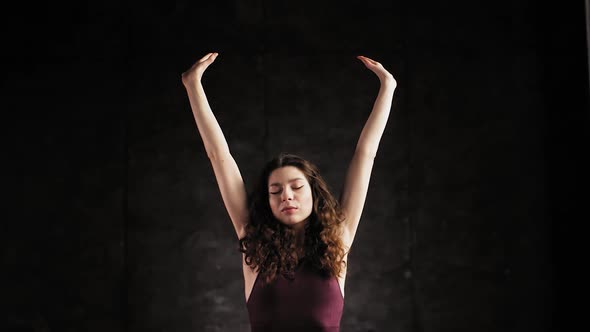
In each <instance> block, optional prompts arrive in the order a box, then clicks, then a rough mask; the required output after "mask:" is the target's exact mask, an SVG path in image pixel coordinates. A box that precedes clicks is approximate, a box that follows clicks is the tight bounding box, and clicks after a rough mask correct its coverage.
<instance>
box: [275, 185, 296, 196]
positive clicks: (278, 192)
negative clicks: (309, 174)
mask: <svg viewBox="0 0 590 332" xmlns="http://www.w3.org/2000/svg"><path fill="white" fill-rule="evenodd" d="M303 187H304V186H301V187H297V188H293V190H299V189H301V188H303ZM281 191H282V190H281ZM281 191H277V192H276V193H270V194H271V195H278V194H280V193H281Z"/></svg>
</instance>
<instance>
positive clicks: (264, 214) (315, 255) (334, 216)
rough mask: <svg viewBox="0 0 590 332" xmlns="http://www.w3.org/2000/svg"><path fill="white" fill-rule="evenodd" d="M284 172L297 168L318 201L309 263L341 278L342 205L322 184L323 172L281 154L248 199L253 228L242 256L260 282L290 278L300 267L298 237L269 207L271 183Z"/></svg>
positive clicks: (308, 237)
mask: <svg viewBox="0 0 590 332" xmlns="http://www.w3.org/2000/svg"><path fill="white" fill-rule="evenodd" d="M284 166H295V167H297V168H298V169H299V170H300V171H301V172H302V173H303V174H304V175H305V177H306V178H307V181H308V182H309V184H310V187H311V191H312V196H313V209H312V213H311V215H310V216H309V221H308V223H307V224H306V225H305V244H304V246H305V257H306V258H305V259H306V261H307V262H308V264H310V266H311V267H312V268H314V269H315V270H316V271H318V272H320V273H321V274H323V275H324V276H334V277H338V276H340V274H341V272H342V270H343V269H344V267H345V265H346V262H345V261H344V260H343V258H344V256H345V254H346V253H347V252H346V250H345V246H344V244H343V242H342V240H341V238H340V235H341V232H342V225H343V222H344V219H345V216H344V214H343V212H342V209H341V207H340V204H339V203H338V201H337V200H336V199H334V197H333V196H332V194H331V193H330V191H329V190H328V185H327V184H326V182H325V181H324V180H323V179H322V177H321V176H320V173H319V169H318V168H317V167H316V166H315V165H313V164H312V163H310V162H309V161H307V160H305V159H303V158H301V157H299V156H297V155H294V154H287V153H281V154H279V155H278V156H277V157H275V158H274V159H272V160H271V161H269V162H268V163H267V164H266V165H265V167H264V168H263V170H262V173H261V174H260V178H259V180H258V182H257V183H255V185H254V190H252V191H251V193H250V194H249V195H248V206H249V222H248V224H247V225H246V229H245V230H246V235H245V236H244V237H243V238H242V239H240V240H239V250H240V252H242V253H244V254H245V257H244V260H245V262H246V264H247V265H249V266H250V267H251V268H253V269H256V268H258V272H259V278H258V279H261V280H263V281H264V282H266V283H270V282H272V281H273V280H274V279H275V278H276V277H277V275H278V274H281V275H284V276H286V277H290V276H292V275H293V273H294V270H295V267H296V266H297V264H298V257H297V256H296V254H295V251H296V244H295V232H294V230H293V229H291V228H290V227H288V226H286V225H284V224H283V223H281V222H280V221H278V220H277V219H276V218H275V216H274V215H273V214H272V211H271V209H270V204H269V196H268V195H269V194H268V179H269V177H270V174H271V173H272V172H273V171H274V170H275V169H278V168H281V167H284Z"/></svg>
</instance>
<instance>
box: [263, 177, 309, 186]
mask: <svg viewBox="0 0 590 332" xmlns="http://www.w3.org/2000/svg"><path fill="white" fill-rule="evenodd" d="M296 180H303V179H302V178H295V179H290V180H289V181H288V182H293V181H296ZM280 185H281V184H280V183H278V182H275V183H273V184H270V185H269V187H272V186H280Z"/></svg>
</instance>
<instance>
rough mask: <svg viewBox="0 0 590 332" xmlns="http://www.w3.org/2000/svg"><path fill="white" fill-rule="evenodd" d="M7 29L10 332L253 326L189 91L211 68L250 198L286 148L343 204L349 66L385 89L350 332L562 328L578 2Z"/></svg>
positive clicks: (103, 7) (30, 14) (236, 13)
mask: <svg viewBox="0 0 590 332" xmlns="http://www.w3.org/2000/svg"><path fill="white" fill-rule="evenodd" d="M572 3H573V2H572ZM3 16H4V20H3V23H2V24H3V26H2V27H3V32H2V34H3V35H2V37H3V39H2V40H3V41H4V45H5V51H4V53H3V55H2V59H3V61H2V64H3V67H4V69H3V79H2V92H3V94H4V98H3V102H4V105H5V107H3V108H5V111H6V110H11V112H8V111H7V114H10V115H11V118H10V119H11V120H12V117H14V119H13V120H14V122H9V121H7V122H6V123H5V127H6V132H7V133H9V134H10V137H12V139H14V141H9V144H8V145H9V146H10V147H9V148H8V149H7V150H6V154H7V155H8V158H7V160H13V161H17V163H16V164H12V163H8V164H10V165H15V166H16V168H15V170H14V174H17V175H19V176H17V177H16V178H14V177H11V179H10V180H14V179H16V181H14V184H15V189H16V190H15V191H14V192H16V193H17V196H18V198H19V200H18V201H19V202H22V205H21V204H17V205H14V206H13V207H14V208H16V209H17V212H18V214H17V216H18V217H17V218H16V219H10V220H14V222H7V221H4V222H3V228H4V231H3V232H2V235H3V240H4V241H3V243H4V248H5V249H4V251H3V255H2V264H3V267H4V268H3V275H4V277H7V278H8V279H7V280H8V281H7V282H5V283H4V284H3V288H4V289H3V292H2V295H1V296H2V300H3V301H2V303H3V306H4V307H3V310H2V315H3V318H2V322H1V323H2V326H4V327H6V328H3V330H11V331H177V332H181V331H248V330H249V328H248V326H249V325H248V316H247V311H246V307H245V299H244V288H243V287H244V284H243V277H242V271H241V263H240V260H241V255H240V254H239V253H238V251H237V241H236V240H237V239H236V236H235V233H234V230H233V227H232V225H231V222H230V220H229V217H228V215H227V212H226V211H225V208H224V206H223V202H222V200H221V195H220V193H219V191H218V188H217V184H216V181H215V178H214V175H213V171H212V168H211V166H210V164H209V161H208V159H207V156H206V153H205V150H204V148H203V144H202V141H201V138H200V136H199V134H198V132H197V129H196V126H195V123H194V120H193V116H192V114H191V111H190V106H189V103H188V98H187V96H186V93H185V91H184V88H183V86H182V84H181V82H180V73H181V72H182V71H184V70H186V69H187V68H188V67H189V66H190V65H191V64H192V63H193V62H194V61H196V60H197V59H199V58H200V57H202V56H203V55H204V54H206V53H208V52H219V53H220V56H219V58H218V59H217V60H216V61H215V63H214V64H213V65H212V66H211V67H209V69H208V70H207V72H206V73H205V76H204V79H203V84H204V87H205V91H206V93H207V95H208V99H209V102H210V104H211V107H212V109H213V111H214V113H215V115H216V117H217V119H218V121H219V123H220V125H221V127H222V129H223V130H224V133H225V136H226V138H227V140H228V143H229V146H230V149H231V151H232V154H233V155H234V158H235V159H236V161H237V162H238V165H239V166H240V169H241V172H242V175H243V177H244V180H245V182H246V186H247V187H248V188H250V187H251V185H252V183H253V181H254V179H255V177H256V176H257V174H258V171H259V170H260V168H261V166H262V165H263V163H264V162H265V161H266V160H268V159H269V158H270V157H272V156H273V155H275V154H276V153H278V152H280V151H286V152H292V153H297V154H301V155H303V156H304V157H306V158H308V159H309V160H311V161H312V162H314V163H316V164H317V165H318V166H319V168H320V170H321V171H322V173H323V175H324V177H325V179H326V180H327V182H328V183H329V185H330V187H331V189H332V190H333V191H334V193H335V195H338V194H339V193H340V190H341V185H342V180H343V178H344V175H345V171H346V169H347V166H348V162H349V160H350V158H351V157H352V153H353V152H354V147H355V144H356V141H357V139H358V137H359V135H360V132H361V130H362V127H363V125H364V123H365V121H366V119H367V117H368V115H369V113H370V111H371V108H372V105H373V102H374V99H375V97H376V95H377V92H378V88H379V84H378V83H379V82H378V80H377V78H376V76H374V74H373V73H372V72H370V71H368V70H367V69H366V68H365V67H364V66H363V65H362V64H361V63H360V62H359V61H358V60H357V59H355V56H356V55H366V56H368V57H371V58H374V59H376V60H378V61H380V62H381V63H382V64H383V65H384V66H385V67H386V68H387V69H388V70H389V71H390V72H391V73H392V74H393V75H394V77H395V78H396V79H397V82H398V88H397V90H396V92H395V96H394V101H393V107H392V112H391V115H390V118H389V122H388V125H387V128H386V130H385V133H384V135H383V138H382V140H381V144H380V146H379V151H378V155H377V158H376V161H375V166H374V169H373V172H372V179H371V184H370V188H369V193H368V196H367V201H366V204H365V209H364V212H363V217H362V220H361V224H360V226H359V229H358V233H357V235H356V239H355V243H354V245H353V247H352V252H351V254H350V257H349V270H348V276H347V282H346V299H345V311H344V316H343V319H342V325H341V327H342V331H343V332H352V331H400V332H402V331H417V332H422V331H425V332H433V331H550V330H552V323H553V321H554V316H553V309H554V307H553V301H554V295H553V294H554V293H553V291H554V287H553V284H554V272H553V271H554V269H553V268H554V263H553V258H552V255H553V252H554V246H555V238H554V226H555V225H554V222H555V220H557V217H558V216H561V215H562V214H563V213H564V212H566V211H567V210H568V205H563V204H561V203H562V202H563V198H562V196H561V195H560V194H556V193H562V192H564V190H566V189H569V187H567V186H568V185H569V183H571V182H569V181H570V180H572V179H574V178H575V176H576V175H575V174H576V172H579V171H581V170H582V168H581V166H579V165H580V164H579V163H578V161H579V157H580V155H581V154H583V151H582V150H573V151H574V153H570V152H566V151H571V150H568V149H567V147H570V148H571V146H572V144H571V143H572V142H573V143H575V142H577V141H578V140H580V139H581V138H582V137H586V136H583V135H586V134H585V133H586V132H584V131H583V130H584V127H583V125H582V123H584V122H585V121H587V119H588V113H587V112H588V111H587V109H588V97H587V94H588V77H587V73H588V68H587V63H588V62H587V58H586V56H587V53H586V48H585V32H584V15H583V4H581V3H579V4H576V5H574V4H572V5H571V7H570V8H565V7H560V8H559V9H556V8H549V7H542V6H541V5H539V4H538V3H537V2H536V1H532V0H529V1H516V2H509V1H505V2H502V1H501V2H498V1H491V2H477V1H456V2H433V3H426V2H411V1H406V2H401V1H393V2H392V1H354V2H350V3H342V2H335V1H334V2H315V3H314V2H309V3H306V2H294V1H263V0H248V1H237V0H236V1H224V2H215V1H208V2H194V1H167V2H166V1H160V2H154V1H150V2H139V1H136V2H125V3H120V2H117V1H110V2H94V3H81V4H80V3H79V4H76V5H69V6H66V5H60V4H51V5H45V6H41V7H34V8H33V7H29V5H27V4H23V5H21V8H16V9H12V10H10V11H5V12H4V13H3ZM548 22H550V24H548ZM573 82H576V83H573ZM578 82H581V83H578ZM12 123H16V124H18V125H19V126H13V125H12ZM565 143H568V144H567V145H566V144H565ZM555 174H558V175H555ZM567 202H568V203H569V204H572V205H573V204H574V203H573V201H572V200H568V201H567Z"/></svg>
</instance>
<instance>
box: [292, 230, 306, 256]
mask: <svg viewBox="0 0 590 332" xmlns="http://www.w3.org/2000/svg"><path fill="white" fill-rule="evenodd" d="M306 222H307V221H306ZM293 230H294V231H295V246H296V247H297V249H296V250H297V253H298V255H297V256H299V257H302V256H303V255H304V254H305V223H301V224H300V225H296V227H294V228H293Z"/></svg>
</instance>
